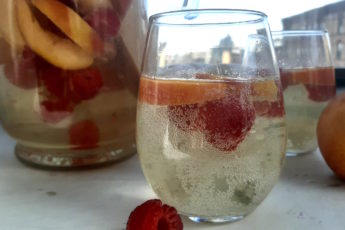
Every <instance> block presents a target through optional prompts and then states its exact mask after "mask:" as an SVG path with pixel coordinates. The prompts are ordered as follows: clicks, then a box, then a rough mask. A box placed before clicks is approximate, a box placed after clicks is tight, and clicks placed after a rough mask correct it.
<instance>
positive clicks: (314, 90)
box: [304, 84, 336, 102]
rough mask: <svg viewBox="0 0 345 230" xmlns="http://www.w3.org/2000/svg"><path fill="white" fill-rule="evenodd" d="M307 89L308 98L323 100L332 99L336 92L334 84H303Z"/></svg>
mask: <svg viewBox="0 0 345 230" xmlns="http://www.w3.org/2000/svg"><path fill="white" fill-rule="evenodd" d="M304 86H305V88H306V89H307V90H308V98H309V99H310V100H313V101H317V102H323V101H328V100H330V99H332V98H333V97H334V96H335V94H336V89H335V85H306V84H305V85H304Z"/></svg>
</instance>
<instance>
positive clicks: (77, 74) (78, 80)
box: [68, 68, 103, 103]
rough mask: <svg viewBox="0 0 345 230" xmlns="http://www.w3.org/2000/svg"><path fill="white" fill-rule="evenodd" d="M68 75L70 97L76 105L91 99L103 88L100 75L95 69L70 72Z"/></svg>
mask: <svg viewBox="0 0 345 230" xmlns="http://www.w3.org/2000/svg"><path fill="white" fill-rule="evenodd" d="M68 75H69V80H70V91H71V96H72V98H73V101H75V102H76V103H78V102H80V101H82V100H89V99H91V98H93V97H94V96H96V95H97V93H98V91H99V90H100V88H101V87H102V86H103V79H102V75H101V73H100V72H99V71H98V70H97V69H95V68H88V69H83V70H78V71H70V72H69V74H68Z"/></svg>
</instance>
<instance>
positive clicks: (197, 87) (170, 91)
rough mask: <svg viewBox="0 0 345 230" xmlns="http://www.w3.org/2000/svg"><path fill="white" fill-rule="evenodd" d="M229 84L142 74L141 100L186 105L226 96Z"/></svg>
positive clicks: (158, 103) (150, 102)
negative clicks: (153, 77) (161, 78)
mask: <svg viewBox="0 0 345 230" xmlns="http://www.w3.org/2000/svg"><path fill="white" fill-rule="evenodd" d="M227 90H228V85H227V84H226V83H221V82H214V83H213V82H203V81H179V80H157V79H151V78H149V77H145V76H142V77H141V78H140V86H139V101H140V102H146V103H149V104H154V105H184V104H194V103H201V102H205V101H208V100H215V99H220V98H223V97H225V95H226V91H227Z"/></svg>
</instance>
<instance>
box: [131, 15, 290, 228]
mask: <svg viewBox="0 0 345 230" xmlns="http://www.w3.org/2000/svg"><path fill="white" fill-rule="evenodd" d="M149 31H150V32H149V34H148V39H147V44H146V50H145V54H144V61H143V67H142V68H143V71H142V75H141V78H140V84H139V95H138V106H137V133H136V135H137V139H136V140H137V147H138V154H139V157H140V161H141V166H142V169H143V172H144V174H145V176H146V179H147V181H148V182H149V183H150V185H151V187H152V189H153V191H154V192H155V193H156V194H157V196H158V197H159V198H160V199H162V201H163V202H164V203H167V204H169V205H171V206H174V207H175V208H176V209H177V210H178V212H180V213H181V214H183V215H186V216H188V217H189V218H190V219H191V220H192V221H196V222H218V223H219V222H231V221H236V220H240V219H242V218H243V217H245V216H246V215H248V214H249V213H251V212H252V211H254V210H255V208H256V207H257V206H258V205H259V204H260V203H261V202H262V201H263V200H264V199H265V198H266V197H267V195H268V194H269V192H270V191H271V190H272V188H273V186H274V184H275V183H276V182H277V180H278V178H279V175H280V171H281V167H282V164H283V162H284V159H285V144H286V127H285V111H284V103H283V96H282V89H281V83H280V80H279V69H278V66H277V65H276V63H275V58H274V52H273V45H272V41H271V40H270V37H269V36H268V35H269V28H268V24H267V21H266V16H265V15H264V14H263V13H260V12H255V11H241V10H220V9H218V10H185V11H175V12H168V13H162V14H157V15H155V16H152V18H151V19H150V25H149ZM238 31H241V33H238ZM201 38H202V39H201ZM206 38H208V39H206Z"/></svg>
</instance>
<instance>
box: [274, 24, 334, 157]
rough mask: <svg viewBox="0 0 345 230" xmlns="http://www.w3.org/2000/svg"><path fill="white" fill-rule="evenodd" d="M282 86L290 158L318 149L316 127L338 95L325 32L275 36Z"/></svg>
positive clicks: (287, 33) (281, 33)
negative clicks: (322, 114)
mask: <svg viewBox="0 0 345 230" xmlns="http://www.w3.org/2000/svg"><path fill="white" fill-rule="evenodd" d="M272 36H273V40H274V45H275V50H276V55H277V60H278V65H279V68H280V74H281V81H282V86H283V94H284V103H285V110H286V126H287V134H288V141H287V155H288V156H296V155H299V154H303V153H309V152H312V151H313V150H315V149H316V148H317V139H316V126H317V122H318V119H319V116H320V114H321V112H322V110H323V109H324V108H325V106H326V105H327V103H328V101H329V100H330V99H331V98H332V97H333V96H334V95H335V93H336V88H335V77H334V68H333V64H332V58H331V51H330V44H329V38H328V34H327V32H326V31H275V32H272Z"/></svg>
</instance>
